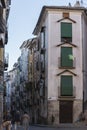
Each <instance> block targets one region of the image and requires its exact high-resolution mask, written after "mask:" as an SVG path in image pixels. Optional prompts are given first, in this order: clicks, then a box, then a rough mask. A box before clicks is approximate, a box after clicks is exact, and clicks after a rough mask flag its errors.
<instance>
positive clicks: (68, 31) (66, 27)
mask: <svg viewBox="0 0 87 130" xmlns="http://www.w3.org/2000/svg"><path fill="white" fill-rule="evenodd" d="M61 37H62V38H71V37H72V23H63V22H62V23H61Z"/></svg>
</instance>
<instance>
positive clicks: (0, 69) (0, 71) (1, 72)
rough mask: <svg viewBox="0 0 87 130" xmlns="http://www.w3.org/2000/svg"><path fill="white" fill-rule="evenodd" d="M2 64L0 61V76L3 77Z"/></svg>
mask: <svg viewBox="0 0 87 130" xmlns="http://www.w3.org/2000/svg"><path fill="white" fill-rule="evenodd" d="M3 66H4V63H3V62H2V61H1V60H0V75H3V72H4V67H3Z"/></svg>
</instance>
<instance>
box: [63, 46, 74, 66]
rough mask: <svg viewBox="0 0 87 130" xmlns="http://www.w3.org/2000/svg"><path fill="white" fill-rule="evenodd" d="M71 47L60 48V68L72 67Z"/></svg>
mask: <svg viewBox="0 0 87 130" xmlns="http://www.w3.org/2000/svg"><path fill="white" fill-rule="evenodd" d="M70 56H73V55H72V47H61V67H73V59H71V58H70Z"/></svg>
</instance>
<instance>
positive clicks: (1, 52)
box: [0, 0, 11, 124]
mask: <svg viewBox="0 0 87 130" xmlns="http://www.w3.org/2000/svg"><path fill="white" fill-rule="evenodd" d="M10 5H11V0H0V124H1V122H2V119H3V90H4V71H5V69H7V67H8V62H5V61H7V60H6V58H5V45H6V44H7V42H8V26H7V22H8V16H9V11H10Z"/></svg>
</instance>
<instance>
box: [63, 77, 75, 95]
mask: <svg viewBox="0 0 87 130" xmlns="http://www.w3.org/2000/svg"><path fill="white" fill-rule="evenodd" d="M72 95H73V82H72V76H61V96H72Z"/></svg>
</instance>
